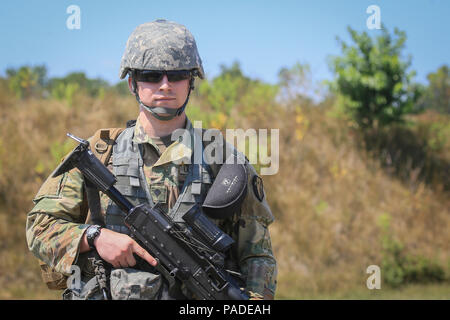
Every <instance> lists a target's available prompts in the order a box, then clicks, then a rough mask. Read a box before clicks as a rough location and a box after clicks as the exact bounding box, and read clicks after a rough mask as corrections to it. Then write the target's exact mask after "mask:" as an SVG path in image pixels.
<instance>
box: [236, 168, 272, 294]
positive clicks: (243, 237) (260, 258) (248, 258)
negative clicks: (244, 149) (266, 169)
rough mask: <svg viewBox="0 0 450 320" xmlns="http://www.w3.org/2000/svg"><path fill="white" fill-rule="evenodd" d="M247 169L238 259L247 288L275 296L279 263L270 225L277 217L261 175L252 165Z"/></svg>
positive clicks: (240, 222) (257, 292)
mask: <svg viewBox="0 0 450 320" xmlns="http://www.w3.org/2000/svg"><path fill="white" fill-rule="evenodd" d="M247 168H248V177H249V179H248V189H247V195H246V197H245V199H244V202H243V204H242V209H241V216H240V221H239V227H238V228H239V231H238V253H237V254H238V259H239V264H240V267H241V272H242V273H243V274H244V276H246V279H247V282H246V290H247V291H249V292H252V293H255V294H256V296H258V295H261V296H262V297H263V298H264V299H273V298H274V296H275V289H276V277H277V264H276V260H275V257H274V254H273V252H272V245H271V241H270V234H269V229H268V226H269V224H271V223H272V222H273V220H274V217H273V215H272V212H271V210H270V208H269V205H268V204H267V201H266V196H265V195H264V188H263V185H262V180H261V178H260V177H259V176H258V175H257V173H256V171H255V169H254V168H253V166H252V165H250V164H247Z"/></svg>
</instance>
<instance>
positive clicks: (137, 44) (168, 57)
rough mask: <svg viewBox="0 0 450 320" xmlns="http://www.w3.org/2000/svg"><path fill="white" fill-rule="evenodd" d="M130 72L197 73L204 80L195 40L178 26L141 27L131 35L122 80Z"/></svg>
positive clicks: (155, 23) (158, 22)
mask: <svg viewBox="0 0 450 320" xmlns="http://www.w3.org/2000/svg"><path fill="white" fill-rule="evenodd" d="M130 69H141V70H143V69H146V70H196V71H197V75H198V76H199V77H200V78H202V79H203V78H204V77H205V73H204V71H203V66H202V60H201V59H200V56H199V54H198V50H197V45H196V43H195V39H194V37H193V36H192V34H191V33H190V32H189V30H188V29H187V28H186V27H185V26H183V25H181V24H178V23H175V22H172V21H167V20H162V19H159V20H156V21H153V22H147V23H144V24H141V25H139V26H138V27H137V28H136V29H135V30H134V31H133V32H132V33H131V35H130V37H129V38H128V41H127V45H126V48H125V52H124V54H123V56H122V61H121V63H120V72H119V76H120V79H123V78H125V76H126V75H127V73H128V71H129V70H130Z"/></svg>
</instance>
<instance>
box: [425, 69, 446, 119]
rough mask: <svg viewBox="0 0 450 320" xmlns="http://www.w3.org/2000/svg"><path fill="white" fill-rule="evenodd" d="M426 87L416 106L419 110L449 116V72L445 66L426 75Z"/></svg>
mask: <svg viewBox="0 0 450 320" xmlns="http://www.w3.org/2000/svg"><path fill="white" fill-rule="evenodd" d="M427 79H428V86H427V87H426V88H425V90H424V95H423V97H422V99H421V101H420V103H419V104H418V109H419V110H424V109H433V110H437V111H439V112H442V113H447V114H450V72H449V68H448V66H447V65H443V66H441V67H440V68H439V69H438V70H437V71H436V72H434V73H433V72H431V73H429V74H428V75H427Z"/></svg>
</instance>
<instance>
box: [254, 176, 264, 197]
mask: <svg viewBox="0 0 450 320" xmlns="http://www.w3.org/2000/svg"><path fill="white" fill-rule="evenodd" d="M252 186H253V192H254V193H255V196H256V198H257V199H258V200H259V201H263V199H264V186H263V181H262V179H261V177H259V176H257V175H255V176H253V179H252Z"/></svg>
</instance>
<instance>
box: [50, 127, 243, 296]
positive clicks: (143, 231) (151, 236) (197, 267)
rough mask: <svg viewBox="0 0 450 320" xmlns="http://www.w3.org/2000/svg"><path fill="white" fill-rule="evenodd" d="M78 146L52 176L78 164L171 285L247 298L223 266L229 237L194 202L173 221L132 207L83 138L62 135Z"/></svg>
mask: <svg viewBox="0 0 450 320" xmlns="http://www.w3.org/2000/svg"><path fill="white" fill-rule="evenodd" d="M67 135H68V136H69V137H71V138H72V139H74V140H76V141H77V142H79V145H78V146H77V147H76V148H75V149H74V150H73V151H72V152H71V153H70V154H69V155H68V156H67V157H66V158H65V159H64V161H63V162H62V163H61V164H60V165H59V166H58V167H57V168H56V169H55V171H54V173H53V174H52V176H53V177H56V176H59V175H61V174H63V173H64V172H67V171H69V170H71V169H72V168H74V167H76V168H78V169H79V170H80V171H81V173H82V174H83V176H84V178H85V180H87V181H88V182H89V183H90V184H92V185H94V186H95V187H96V188H98V190H100V191H102V192H103V193H105V194H106V195H107V196H108V197H109V198H110V199H111V200H112V201H114V203H116V204H117V206H118V207H119V208H120V209H121V210H122V211H123V212H124V213H125V214H126V216H125V218H124V223H125V225H126V226H127V227H128V228H129V229H130V232H131V234H132V237H133V238H134V239H135V240H137V241H138V242H139V244H140V245H141V246H142V247H143V248H145V249H146V250H147V251H148V252H149V253H151V254H152V255H153V257H154V258H155V259H156V260H157V265H156V267H154V268H155V269H156V270H157V271H159V272H160V273H161V274H162V275H163V276H164V278H165V279H166V280H168V282H169V287H173V286H174V284H175V283H176V281H177V280H178V281H181V282H182V283H183V284H184V285H185V286H186V287H187V288H188V289H189V290H190V291H191V292H192V293H193V294H194V295H195V296H196V297H197V298H198V299H204V300H248V299H249V297H248V296H247V294H246V293H245V292H243V290H241V289H240V286H239V285H238V283H237V281H236V279H235V278H234V277H233V276H232V275H231V274H230V272H229V271H228V270H225V268H224V264H225V252H226V251H227V250H228V249H229V248H230V247H231V245H232V244H233V243H234V240H233V239H232V238H231V237H230V236H228V235H227V234H226V233H224V232H223V231H222V230H220V229H219V228H218V227H217V226H216V225H215V224H213V223H212V222H211V221H210V220H209V219H208V218H207V217H206V216H205V215H204V214H203V212H202V210H201V208H200V207H199V206H198V205H195V206H193V207H192V208H191V209H190V210H189V211H188V212H187V213H185V214H184V216H183V220H184V221H185V222H186V224H179V223H175V222H174V221H173V220H172V219H171V218H170V217H169V216H167V215H166V214H165V213H164V212H163V211H162V210H161V208H160V206H159V205H158V204H156V205H153V206H150V205H149V204H147V203H144V204H140V205H137V206H134V205H133V204H132V203H131V202H130V201H128V200H127V199H126V198H125V197H124V196H123V195H122V194H121V193H120V192H119V191H118V190H117V189H116V188H115V187H114V184H115V183H116V178H115V176H114V175H113V174H112V173H111V172H110V171H109V170H108V168H107V167H106V166H105V165H104V164H103V163H101V162H100V161H99V160H98V159H97V157H96V156H95V155H94V154H93V153H92V152H91V150H90V148H89V142H88V141H86V140H84V139H81V138H78V137H75V136H73V135H71V134H70V133H68V134H67Z"/></svg>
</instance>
